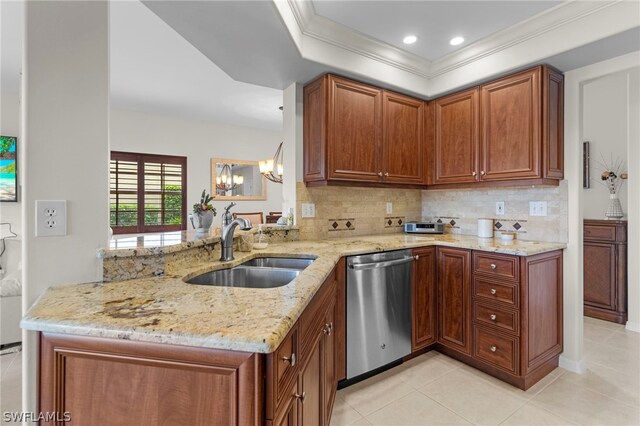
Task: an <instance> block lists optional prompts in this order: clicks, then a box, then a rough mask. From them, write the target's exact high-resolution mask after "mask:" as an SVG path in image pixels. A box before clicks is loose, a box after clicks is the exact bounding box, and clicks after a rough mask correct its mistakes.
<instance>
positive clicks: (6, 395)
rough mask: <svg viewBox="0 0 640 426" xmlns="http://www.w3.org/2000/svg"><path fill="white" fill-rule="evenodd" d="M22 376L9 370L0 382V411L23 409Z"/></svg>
mask: <svg viewBox="0 0 640 426" xmlns="http://www.w3.org/2000/svg"><path fill="white" fill-rule="evenodd" d="M21 380H22V377H21V375H20V374H14V373H13V372H9V374H6V375H5V377H4V378H3V379H2V381H1V382H0V413H3V412H5V411H13V412H19V411H21V409H22V381H21Z"/></svg>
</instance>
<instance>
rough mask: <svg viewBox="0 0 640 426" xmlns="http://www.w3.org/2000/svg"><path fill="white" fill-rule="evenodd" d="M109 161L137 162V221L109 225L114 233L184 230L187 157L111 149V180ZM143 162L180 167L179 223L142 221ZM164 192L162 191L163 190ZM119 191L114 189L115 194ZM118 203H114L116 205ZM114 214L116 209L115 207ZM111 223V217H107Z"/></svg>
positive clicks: (143, 212)
mask: <svg viewBox="0 0 640 426" xmlns="http://www.w3.org/2000/svg"><path fill="white" fill-rule="evenodd" d="M111 161H130V162H136V163H137V176H136V178H137V191H136V192H137V193H136V195H137V203H138V204H137V206H138V209H137V218H138V223H137V225H136V226H111V228H112V229H113V233H114V234H146V233H152V232H171V231H184V230H186V229H187V221H188V217H187V157H182V156H178V155H162V154H146V153H139V152H125V151H111V152H110V156H109V180H111ZM145 163H163V164H179V165H181V166H182V169H181V177H180V179H181V181H182V190H181V193H182V203H181V204H182V205H181V216H182V223H181V224H180V225H146V224H145V223H144V214H145V205H144V200H145V176H146V174H145V169H144V164H145ZM163 192H164V191H163ZM118 193H121V192H120V191H119V190H116V194H118ZM111 195H112V192H111V184H109V198H110V200H109V217H111V212H112V210H111ZM117 205H118V203H116V206H117ZM115 212H116V215H117V214H118V213H117V212H118V210H117V207H116V210H115ZM162 212H164V203H163V205H162ZM109 224H110V225H111V219H109Z"/></svg>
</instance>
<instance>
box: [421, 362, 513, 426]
mask: <svg viewBox="0 0 640 426" xmlns="http://www.w3.org/2000/svg"><path fill="white" fill-rule="evenodd" d="M419 390H420V392H422V393H424V394H425V395H426V396H428V397H429V398H431V399H433V400H435V401H437V402H439V403H440V404H442V405H444V406H445V407H447V408H448V409H450V410H451V411H453V412H454V413H456V414H458V415H459V416H462V417H464V418H465V419H466V420H468V421H470V422H472V423H474V424H483V425H484V424H486V425H489V424H494V425H496V424H499V423H500V422H502V421H504V420H505V419H506V418H507V417H509V416H510V415H511V414H513V413H514V412H515V411H516V410H517V409H518V408H520V407H521V406H523V405H524V404H525V402H526V400H525V399H522V398H519V397H516V396H513V395H512V394H511V393H509V392H505V391H503V390H502V389H499V388H498V387H496V386H494V385H492V384H490V383H488V382H487V381H485V380H482V379H480V378H478V377H476V376H474V375H473V374H470V373H469V372H468V371H465V370H454V371H452V372H450V373H447V374H445V375H444V376H442V377H441V378H439V379H438V380H435V381H433V382H431V383H430V384H428V385H426V386H424V387H422V388H420V389H419Z"/></svg>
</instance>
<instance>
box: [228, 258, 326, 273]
mask: <svg viewBox="0 0 640 426" xmlns="http://www.w3.org/2000/svg"><path fill="white" fill-rule="evenodd" d="M313 260H314V259H309V258H304V259H303V258H292V257H258V258H255V259H251V260H250V261H248V262H244V263H243V264H242V265H240V266H252V267H260V268H283V269H297V270H300V271H302V270H303V269H305V268H306V267H307V266H309V265H311V263H312V262H313Z"/></svg>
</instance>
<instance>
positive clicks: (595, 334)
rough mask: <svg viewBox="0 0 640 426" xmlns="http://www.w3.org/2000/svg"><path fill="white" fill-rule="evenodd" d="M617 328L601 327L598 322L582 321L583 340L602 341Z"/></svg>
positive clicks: (616, 330)
mask: <svg viewBox="0 0 640 426" xmlns="http://www.w3.org/2000/svg"><path fill="white" fill-rule="evenodd" d="M617 332H618V329H615V328H610V327H601V326H600V325H599V324H593V323H587V322H585V323H584V338H585V340H592V341H594V342H597V343H603V342H605V341H606V340H607V339H609V338H610V337H611V336H613V335H614V334H615V333H617Z"/></svg>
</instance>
